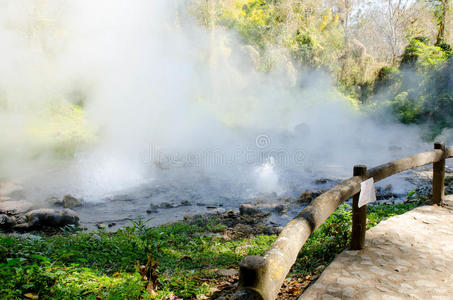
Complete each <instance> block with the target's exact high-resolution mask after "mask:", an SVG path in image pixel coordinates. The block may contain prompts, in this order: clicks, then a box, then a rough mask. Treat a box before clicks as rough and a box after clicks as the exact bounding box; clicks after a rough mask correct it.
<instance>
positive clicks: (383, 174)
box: [235, 143, 453, 300]
mask: <svg viewBox="0 0 453 300" xmlns="http://www.w3.org/2000/svg"><path fill="white" fill-rule="evenodd" d="M450 157H453V147H448V148H445V144H444V143H435V144H434V150H432V151H428V152H423V153H419V154H415V155H412V156H409V157H405V158H402V159H400V160H396V161H392V162H389V163H386V164H382V165H380V166H377V167H375V168H372V169H369V170H368V171H367V170H366V167H365V166H355V167H354V174H353V176H352V177H351V178H349V179H347V180H345V181H343V182H341V183H339V184H338V185H337V186H335V187H334V188H332V189H331V190H329V191H327V192H325V193H323V194H321V195H320V196H319V197H317V198H316V199H314V200H313V201H312V202H311V203H310V204H309V205H308V206H306V207H305V208H304V209H303V210H302V211H301V212H300V213H299V214H298V215H297V216H296V217H295V218H294V219H292V220H291V221H290V222H289V223H288V224H287V225H286V226H285V228H284V229H283V231H282V232H281V233H280V235H279V236H278V238H277V240H276V241H275V242H274V243H273V244H272V245H271V248H270V249H269V250H268V251H267V252H266V254H265V255H264V256H247V257H245V258H244V259H243V260H242V262H241V264H240V270H239V289H238V292H237V293H236V294H235V299H262V300H273V299H275V298H276V297H277V295H278V292H279V291H280V287H281V285H282V283H283V281H284V280H285V277H286V275H287V274H288V272H289V271H290V269H291V267H292V265H293V264H294V263H295V262H296V259H297V255H298V253H299V251H300V250H301V249H302V246H303V245H304V244H305V242H306V240H307V239H308V238H309V237H310V235H311V234H312V233H313V231H315V230H316V229H317V228H318V227H319V226H321V224H322V223H324V221H325V220H326V219H327V218H328V217H329V216H330V215H331V214H332V213H333V212H334V211H335V210H336V209H337V208H338V206H340V205H341V204H342V203H343V202H344V201H346V200H347V199H349V198H351V197H353V196H354V197H353V208H352V240H351V248H352V249H356V250H358V249H362V248H363V247H364V241H365V230H366V206H362V207H361V208H358V205H357V203H358V195H359V192H360V183H361V182H362V181H364V180H366V179H368V178H371V177H372V178H373V179H374V182H378V181H380V180H382V179H384V178H387V177H389V176H392V175H394V174H397V173H400V172H403V171H406V170H409V169H413V168H417V167H421V166H424V165H427V164H431V163H432V164H433V198H432V200H433V203H434V204H438V205H440V204H442V202H443V198H444V178H445V158H450Z"/></svg>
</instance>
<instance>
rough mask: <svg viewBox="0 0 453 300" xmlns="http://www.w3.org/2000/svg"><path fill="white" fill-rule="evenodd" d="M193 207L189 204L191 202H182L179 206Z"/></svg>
mask: <svg viewBox="0 0 453 300" xmlns="http://www.w3.org/2000/svg"><path fill="white" fill-rule="evenodd" d="M191 205H192V204H191V203H190V202H189V200H182V201H181V204H180V205H179V206H191Z"/></svg>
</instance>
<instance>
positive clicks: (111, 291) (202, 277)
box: [0, 203, 417, 299]
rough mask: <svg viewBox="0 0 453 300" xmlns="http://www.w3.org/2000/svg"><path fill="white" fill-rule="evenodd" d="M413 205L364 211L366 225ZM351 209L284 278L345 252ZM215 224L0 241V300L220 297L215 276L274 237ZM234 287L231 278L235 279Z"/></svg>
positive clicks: (316, 237) (336, 217)
mask: <svg viewBox="0 0 453 300" xmlns="http://www.w3.org/2000/svg"><path fill="white" fill-rule="evenodd" d="M416 205H417V204H415V203H412V204H398V205H380V206H375V207H370V208H369V224H368V225H369V226H370V227H371V226H374V225H376V224H377V223H378V222H380V221H381V220H383V219H385V218H388V217H390V216H392V215H396V214H401V213H404V212H405V211H407V210H410V209H412V208H414V207H415V206H416ZM350 227H351V214H350V207H349V206H348V205H343V206H342V207H341V208H339V209H338V210H337V211H336V212H335V213H334V214H333V215H332V216H331V217H330V218H329V219H328V220H327V222H326V223H325V224H323V225H322V226H321V228H319V229H318V230H317V231H316V232H315V233H314V234H313V235H312V236H311V237H310V239H309V240H308V241H307V243H306V244H305V246H304V248H303V250H302V251H301V253H300V256H299V259H298V261H297V262H296V264H295V266H294V267H293V270H292V272H291V274H290V277H303V276H306V275H315V274H316V273H318V272H319V268H318V267H319V266H321V265H324V266H325V265H326V264H328V263H329V262H330V261H331V260H332V259H333V258H334V257H335V255H336V254H338V253H339V252H341V251H342V250H343V249H345V248H346V247H347V246H348V241H349V232H350ZM227 229H228V228H227V227H226V226H225V225H219V224H218V223H217V222H216V219H215V218H212V219H210V220H209V221H207V222H203V223H199V224H187V223H175V224H171V225H164V226H159V227H150V228H149V227H147V226H146V220H143V219H141V218H139V219H137V220H135V221H132V222H131V225H130V226H128V227H125V228H123V229H120V230H118V231H117V232H115V233H109V232H106V231H104V230H99V231H97V232H91V233H84V232H77V231H76V232H74V229H71V230H68V229H67V230H66V231H64V232H62V233H60V234H57V235H52V236H46V235H29V236H23V237H21V236H14V235H5V234H0V276H1V278H2V280H1V281H0V298H2V299H3V298H5V299H13V298H21V297H26V298H37V297H39V298H40V299H55V298H58V299H80V298H88V299H98V298H101V299H124V298H127V299H138V298H146V299H147V298H154V299H167V298H170V297H171V295H173V296H175V297H176V296H177V297H182V298H184V299H191V298H195V297H197V295H198V297H200V295H205V296H210V295H212V294H213V293H215V292H217V291H218V287H219V286H220V284H219V282H221V281H222V278H221V276H220V275H219V274H218V273H217V272H216V271H217V269H230V268H237V267H238V265H239V262H240V260H241V259H242V258H243V257H244V256H246V255H262V254H264V252H265V251H266V250H267V249H268V248H269V247H270V245H271V243H272V242H273V241H274V240H275V238H276V236H275V235H273V234H271V235H263V234H258V235H238V236H235V237H227V236H226V234H225V233H226V231H227ZM235 280H237V277H236V278H235Z"/></svg>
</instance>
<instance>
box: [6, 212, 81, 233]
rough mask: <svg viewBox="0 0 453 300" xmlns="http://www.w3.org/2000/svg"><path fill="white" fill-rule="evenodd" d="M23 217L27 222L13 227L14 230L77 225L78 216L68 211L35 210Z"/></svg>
mask: <svg viewBox="0 0 453 300" xmlns="http://www.w3.org/2000/svg"><path fill="white" fill-rule="evenodd" d="M25 217H26V219H27V222H26V223H22V224H18V225H16V226H14V229H18V230H20V229H36V228H41V227H55V228H58V227H63V226H66V225H77V224H78V223H79V216H78V215H77V213H76V212H75V211H73V210H70V209H63V210H56V209H51V208H41V209H35V210H32V211H30V212H28V213H26V214H25Z"/></svg>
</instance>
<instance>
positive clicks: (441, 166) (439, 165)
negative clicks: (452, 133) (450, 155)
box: [433, 142, 445, 205]
mask: <svg viewBox="0 0 453 300" xmlns="http://www.w3.org/2000/svg"><path fill="white" fill-rule="evenodd" d="M434 149H438V150H442V151H443V155H442V158H441V159H440V160H439V161H438V162H435V163H433V203H434V204H437V205H441V204H443V202H444V195H445V186H444V180H445V143H444V142H437V143H434Z"/></svg>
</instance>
